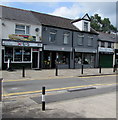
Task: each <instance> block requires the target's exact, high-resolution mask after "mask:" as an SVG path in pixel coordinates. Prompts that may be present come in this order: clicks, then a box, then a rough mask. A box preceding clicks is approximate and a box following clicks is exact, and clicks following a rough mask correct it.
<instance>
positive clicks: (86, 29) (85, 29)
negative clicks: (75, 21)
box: [84, 22, 88, 31]
mask: <svg viewBox="0 0 118 120" xmlns="http://www.w3.org/2000/svg"><path fill="white" fill-rule="evenodd" d="M85 24H86V25H87V26H85ZM84 31H88V22H84Z"/></svg>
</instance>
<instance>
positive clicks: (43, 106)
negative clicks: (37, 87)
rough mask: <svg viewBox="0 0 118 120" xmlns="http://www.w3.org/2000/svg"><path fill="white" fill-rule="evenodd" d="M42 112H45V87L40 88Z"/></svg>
mask: <svg viewBox="0 0 118 120" xmlns="http://www.w3.org/2000/svg"><path fill="white" fill-rule="evenodd" d="M42 110H43V111H44V110H45V87H44V86H43V87H42Z"/></svg>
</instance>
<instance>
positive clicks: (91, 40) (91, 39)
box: [88, 37, 93, 46]
mask: <svg viewBox="0 0 118 120" xmlns="http://www.w3.org/2000/svg"><path fill="white" fill-rule="evenodd" d="M88 46H93V37H89V38H88Z"/></svg>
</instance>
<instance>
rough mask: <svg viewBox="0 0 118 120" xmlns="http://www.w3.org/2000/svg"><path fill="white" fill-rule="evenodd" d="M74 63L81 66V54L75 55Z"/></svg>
mask: <svg viewBox="0 0 118 120" xmlns="http://www.w3.org/2000/svg"><path fill="white" fill-rule="evenodd" d="M75 63H76V64H82V53H75Z"/></svg>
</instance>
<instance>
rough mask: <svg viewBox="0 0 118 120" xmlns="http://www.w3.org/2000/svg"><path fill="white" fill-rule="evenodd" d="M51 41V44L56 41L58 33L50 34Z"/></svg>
mask: <svg viewBox="0 0 118 120" xmlns="http://www.w3.org/2000/svg"><path fill="white" fill-rule="evenodd" d="M49 41H50V42H51V43H53V42H55V41H56V32H50V35H49Z"/></svg>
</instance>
